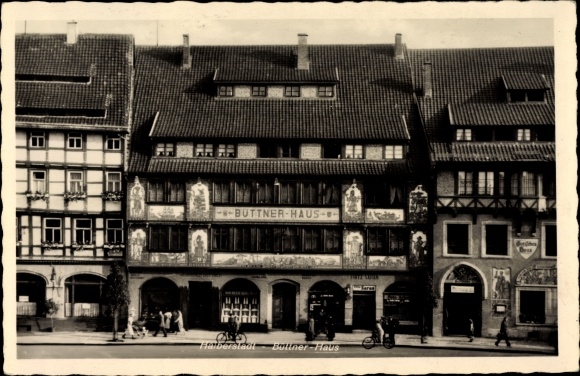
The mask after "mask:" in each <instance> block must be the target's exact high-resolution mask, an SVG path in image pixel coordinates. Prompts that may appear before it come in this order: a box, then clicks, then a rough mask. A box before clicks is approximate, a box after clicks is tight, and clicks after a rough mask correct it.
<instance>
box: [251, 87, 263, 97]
mask: <svg viewBox="0 0 580 376" xmlns="http://www.w3.org/2000/svg"><path fill="white" fill-rule="evenodd" d="M265 96H266V86H252V97H265Z"/></svg>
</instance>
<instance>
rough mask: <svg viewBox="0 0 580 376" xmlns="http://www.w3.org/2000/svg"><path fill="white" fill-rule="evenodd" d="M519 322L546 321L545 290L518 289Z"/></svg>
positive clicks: (541, 322) (543, 322) (537, 322)
mask: <svg viewBox="0 0 580 376" xmlns="http://www.w3.org/2000/svg"><path fill="white" fill-rule="evenodd" d="M519 298H520V306H519V312H520V313H519V316H518V319H519V322H520V323H522V324H545V323H546V292H545V291H532V290H519Z"/></svg>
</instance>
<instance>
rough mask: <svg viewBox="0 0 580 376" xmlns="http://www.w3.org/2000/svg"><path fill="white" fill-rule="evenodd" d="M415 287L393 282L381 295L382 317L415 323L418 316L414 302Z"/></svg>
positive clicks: (406, 283)
mask: <svg viewBox="0 0 580 376" xmlns="http://www.w3.org/2000/svg"><path fill="white" fill-rule="evenodd" d="M414 290H415V286H413V285H411V284H409V283H408V282H395V283H393V284H391V285H390V286H389V287H387V288H386V289H385V291H384V293H383V315H384V316H386V317H388V316H392V317H393V318H394V319H396V320H399V321H407V322H410V323H417V322H418V320H419V315H418V314H417V306H416V304H417V303H416V300H415V292H414Z"/></svg>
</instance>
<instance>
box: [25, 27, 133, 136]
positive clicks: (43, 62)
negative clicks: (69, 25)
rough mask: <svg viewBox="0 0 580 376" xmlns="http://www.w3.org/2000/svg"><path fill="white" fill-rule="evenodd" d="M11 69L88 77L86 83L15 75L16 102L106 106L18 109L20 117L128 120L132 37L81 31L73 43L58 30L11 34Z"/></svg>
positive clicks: (108, 123) (100, 122)
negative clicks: (55, 112)
mask: <svg viewBox="0 0 580 376" xmlns="http://www.w3.org/2000/svg"><path fill="white" fill-rule="evenodd" d="M15 48H16V50H15V53H16V54H15V58H16V60H15V64H16V65H15V67H16V74H17V75H28V76H31V75H32V76H34V75H39V76H60V77H90V83H71V82H59V81H52V82H40V81H21V80H19V81H16V106H17V108H18V107H25V108H46V109H106V110H107V115H106V117H104V118H102V117H101V118H98V117H95V118H92V117H89V118H87V117H80V116H79V117H74V116H70V117H69V116H67V117H61V116H28V115H18V116H17V117H16V121H17V122H19V124H18V125H19V126H25V124H24V123H28V122H31V123H35V122H42V123H54V124H63V125H66V124H72V125H80V124H82V125H95V126H125V127H126V126H128V124H129V116H130V113H131V112H130V106H131V102H130V101H131V90H132V87H131V86H132V74H133V54H134V45H133V37H132V36H129V35H108V34H81V35H79V36H78V38H77V42H76V43H74V44H67V43H66V35H63V34H20V35H17V36H16V46H15Z"/></svg>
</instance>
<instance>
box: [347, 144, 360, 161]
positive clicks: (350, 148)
mask: <svg viewBox="0 0 580 376" xmlns="http://www.w3.org/2000/svg"><path fill="white" fill-rule="evenodd" d="M344 156H345V157H346V158H347V159H362V158H363V146H362V145H346V146H345V148H344Z"/></svg>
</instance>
